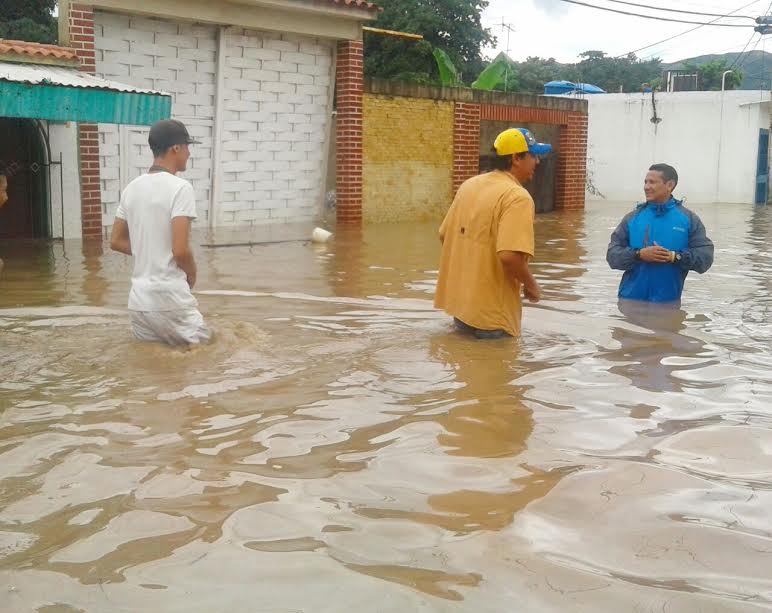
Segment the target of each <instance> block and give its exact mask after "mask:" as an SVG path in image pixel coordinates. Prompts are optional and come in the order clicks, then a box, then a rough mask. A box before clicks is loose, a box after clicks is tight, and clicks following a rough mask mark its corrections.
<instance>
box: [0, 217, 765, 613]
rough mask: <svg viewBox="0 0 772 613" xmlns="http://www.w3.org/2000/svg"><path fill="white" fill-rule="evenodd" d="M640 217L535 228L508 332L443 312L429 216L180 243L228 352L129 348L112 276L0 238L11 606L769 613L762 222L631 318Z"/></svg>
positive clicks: (277, 612)
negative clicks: (190, 254)
mask: <svg viewBox="0 0 772 613" xmlns="http://www.w3.org/2000/svg"><path fill="white" fill-rule="evenodd" d="M628 208H629V207H628V206H627V205H623V204H616V205H615V204H590V205H589V206H588V210H587V211H586V212H583V213H569V214H549V215H545V216H542V217H540V218H539V219H538V222H537V237H538V238H537V249H538V254H537V259H536V263H535V266H534V269H535V272H536V274H537V276H538V278H539V280H540V281H541V283H542V286H543V295H544V300H543V302H542V303H540V304H539V305H537V306H529V307H527V308H526V309H525V314H524V325H523V329H524V337H523V338H522V340H521V341H520V342H516V341H512V340H508V341H485V342H481V341H475V340H471V339H469V338H465V337H461V336H458V335H457V334H456V333H454V332H453V330H452V327H451V324H450V321H449V319H448V317H446V316H445V315H444V314H442V313H438V312H436V311H434V310H433V309H432V305H431V298H432V293H433V287H434V284H435V281H436V276H437V273H436V268H437V262H438V254H439V245H438V242H437V240H436V235H435V229H436V225H437V224H436V223H431V224H401V225H385V226H372V227H368V228H365V229H364V230H363V231H362V232H361V233H348V234H345V233H344V234H341V235H339V236H337V237H336V239H335V241H334V242H331V243H329V244H328V245H325V246H321V247H320V246H314V245H311V244H307V243H302V242H288V243H275V244H268V245H256V246H251V247H222V248H218V249H212V248H207V247H205V246H204V245H205V244H208V243H211V242H212V241H216V242H220V243H233V242H239V241H244V240H247V239H250V240H280V239H288V238H292V237H300V236H307V235H308V233H309V231H310V228H306V227H283V228H278V227H276V228H267V229H262V230H259V231H256V232H255V233H253V234H247V233H243V232H242V233H233V232H230V233H226V232H221V233H218V234H217V235H215V236H206V235H204V234H199V235H197V236H196V241H197V243H198V246H197V248H196V249H197V257H198V260H199V268H200V272H199V285H198V287H197V290H198V297H199V300H200V303H201V310H202V311H203V313H204V314H205V316H206V317H207V318H208V319H209V321H210V322H211V323H212V324H213V326H214V328H215V329H216V332H217V339H216V342H215V343H214V344H212V345H210V346H207V347H203V348H200V349H196V350H193V351H189V352H183V351H176V350H170V349H166V348H164V347H161V346H156V345H142V344H138V343H136V342H134V341H132V339H131V337H130V333H129V327H128V321H127V316H126V311H125V303H126V296H127V292H128V288H129V276H130V261H129V259H128V258H124V257H123V256H119V255H117V254H113V253H109V252H106V251H105V252H103V251H102V249H101V247H100V246H93V245H85V246H84V245H82V244H80V243H78V242H75V243H70V242H68V243H66V244H64V245H63V244H61V243H54V244H52V245H46V244H39V243H38V244H12V243H4V244H2V245H0V257H2V258H3V259H4V260H5V270H4V272H3V275H2V278H1V279H0V610H2V611H4V612H9V613H16V612H27V611H41V612H46V613H54V612H63V613H65V612H73V611H88V612H102V611H106V612H112V611H131V612H134V611H163V612H185V613H189V612H199V611H200V612H220V611H225V612H228V613H236V612H250V613H252V612H260V613H268V612H270V613H290V612H297V611H302V612H312V613H316V612H319V611H322V612H331V613H336V612H348V611H363V612H364V611H366V612H370V611H373V612H376V611H377V612H395V613H397V612H399V613H403V612H406V611H410V612H414V611H448V612H455V611H473V612H474V613H482V612H497V613H498V612H504V611H539V612H541V611H560V612H564V611H588V612H590V611H592V612H598V611H609V612H621V611H641V612H643V611H674V612H690V611H695V612H696V611H703V612H709V611H715V612H719V611H720V612H725V611H757V610H759V611H760V610H769V609H770V608H772V513H770V509H772V492H771V489H772V430H771V428H772V374H771V373H772V368H771V367H772V343H771V341H772V328H771V327H770V316H771V315H772V313H771V312H770V310H771V306H772V292H770V289H772V254H771V253H770V251H771V250H770V246H769V245H770V242H771V241H772V236H771V235H772V210H770V209H768V208H765V207H752V206H745V205H720V206H719V205H705V206H695V207H694V208H695V210H696V211H697V212H698V213H699V214H700V215H701V217H702V219H703V221H704V222H705V224H706V226H707V228H708V231H709V233H710V234H711V235H712V237H713V239H714V240H715V242H716V245H717V249H716V263H715V265H714V267H713V269H712V270H711V271H710V272H708V273H707V274H706V275H704V276H702V277H700V276H698V275H690V277H689V279H688V280H687V282H686V289H685V293H684V301H683V305H682V307H681V309H680V310H673V309H662V308H658V309H657V308H637V309H632V310H629V309H625V310H624V312H620V310H619V308H618V306H617V301H616V298H615V296H616V286H617V283H618V281H619V276H620V275H619V273H617V272H614V271H611V270H609V269H608V267H607V265H606V263H605V250H606V245H607V242H608V237H609V234H610V232H611V230H612V229H613V228H614V226H615V225H616V224H617V222H618V221H619V219H621V217H622V215H623V213H624V212H625V210H626V209H628Z"/></svg>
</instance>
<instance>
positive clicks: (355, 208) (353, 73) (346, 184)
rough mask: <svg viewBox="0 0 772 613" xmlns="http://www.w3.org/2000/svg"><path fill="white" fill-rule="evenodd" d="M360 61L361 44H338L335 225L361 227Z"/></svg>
mask: <svg viewBox="0 0 772 613" xmlns="http://www.w3.org/2000/svg"><path fill="white" fill-rule="evenodd" d="M363 91H364V61H363V45H362V41H361V40H345V41H340V42H338V63H337V66H336V78H335V95H336V99H337V119H336V171H337V180H336V188H337V204H336V207H337V221H338V224H339V225H346V226H359V225H361V224H362V96H363Z"/></svg>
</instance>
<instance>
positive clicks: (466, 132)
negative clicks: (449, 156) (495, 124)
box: [453, 102, 480, 194]
mask: <svg viewBox="0 0 772 613" xmlns="http://www.w3.org/2000/svg"><path fill="white" fill-rule="evenodd" d="M479 172H480V105H479V104H467V103H464V102H456V104H455V107H454V111H453V193H454V194H455V193H456V191H458V188H459V187H460V186H461V184H462V183H463V182H464V181H466V180H467V179H468V178H469V177H473V176H474V175H476V174H478V173H479Z"/></svg>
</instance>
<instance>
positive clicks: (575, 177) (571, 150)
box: [555, 113, 587, 210]
mask: <svg viewBox="0 0 772 613" xmlns="http://www.w3.org/2000/svg"><path fill="white" fill-rule="evenodd" d="M586 177H587V115H584V114H582V113H569V114H568V122H567V124H566V125H564V126H562V128H561V130H560V151H559V154H558V167H557V177H556V181H555V209H556V210H558V209H564V210H575V209H583V208H584V197H585V181H586Z"/></svg>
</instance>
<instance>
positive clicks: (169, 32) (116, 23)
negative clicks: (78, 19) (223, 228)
mask: <svg viewBox="0 0 772 613" xmlns="http://www.w3.org/2000/svg"><path fill="white" fill-rule="evenodd" d="M94 22H95V23H94V30H95V32H94V34H95V43H96V49H97V52H96V53H97V58H96V70H97V75H99V76H101V77H104V78H106V79H114V80H116V81H120V82H122V83H128V84H130V85H135V86H137V87H147V88H151V89H157V90H161V91H165V92H168V93H170V94H172V96H173V98H172V100H173V101H172V117H174V118H175V119H179V120H181V121H183V122H185V124H186V125H187V126H188V130H189V131H190V132H191V134H192V135H193V136H194V137H195V138H197V140H200V141H202V143H203V144H201V145H195V146H193V147H191V159H190V162H189V163H188V170H187V172H185V173H184V174H182V175H181V176H183V177H184V178H186V179H188V180H189V181H190V182H191V183H192V184H193V187H194V188H195V191H196V206H197V208H198V215H199V223H203V224H205V223H206V219H207V216H208V210H209V194H210V189H211V184H212V176H211V173H212V161H211V160H212V133H213V125H214V94H215V83H216V79H215V71H216V62H215V55H216V48H217V45H216V30H215V28H213V27H205V26H199V25H190V24H182V23H180V24H177V23H174V22H172V21H164V20H160V19H146V18H143V17H134V16H129V15H117V14H113V13H104V12H100V11H97V12H95V15H94ZM147 132H148V129H147V128H146V127H140V126H126V127H124V128H120V127H119V126H114V125H108V124H103V125H100V126H99V134H100V145H99V153H100V160H101V164H100V173H101V178H102V207H103V223H104V225H105V226H111V225H112V223H113V219H114V218H115V210H116V209H117V207H118V202H119V200H120V192H121V190H122V189H123V188H124V187H125V186H126V185H127V184H128V183H129V181H131V180H132V179H134V178H135V177H137V176H139V174H140V173H142V172H143V171H145V170H146V169H147V168H148V167H149V166H150V164H151V163H152V161H153V158H152V154H151V152H150V147H148V145H147ZM121 156H124V157H126V158H127V159H123V160H122V159H121Z"/></svg>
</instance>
